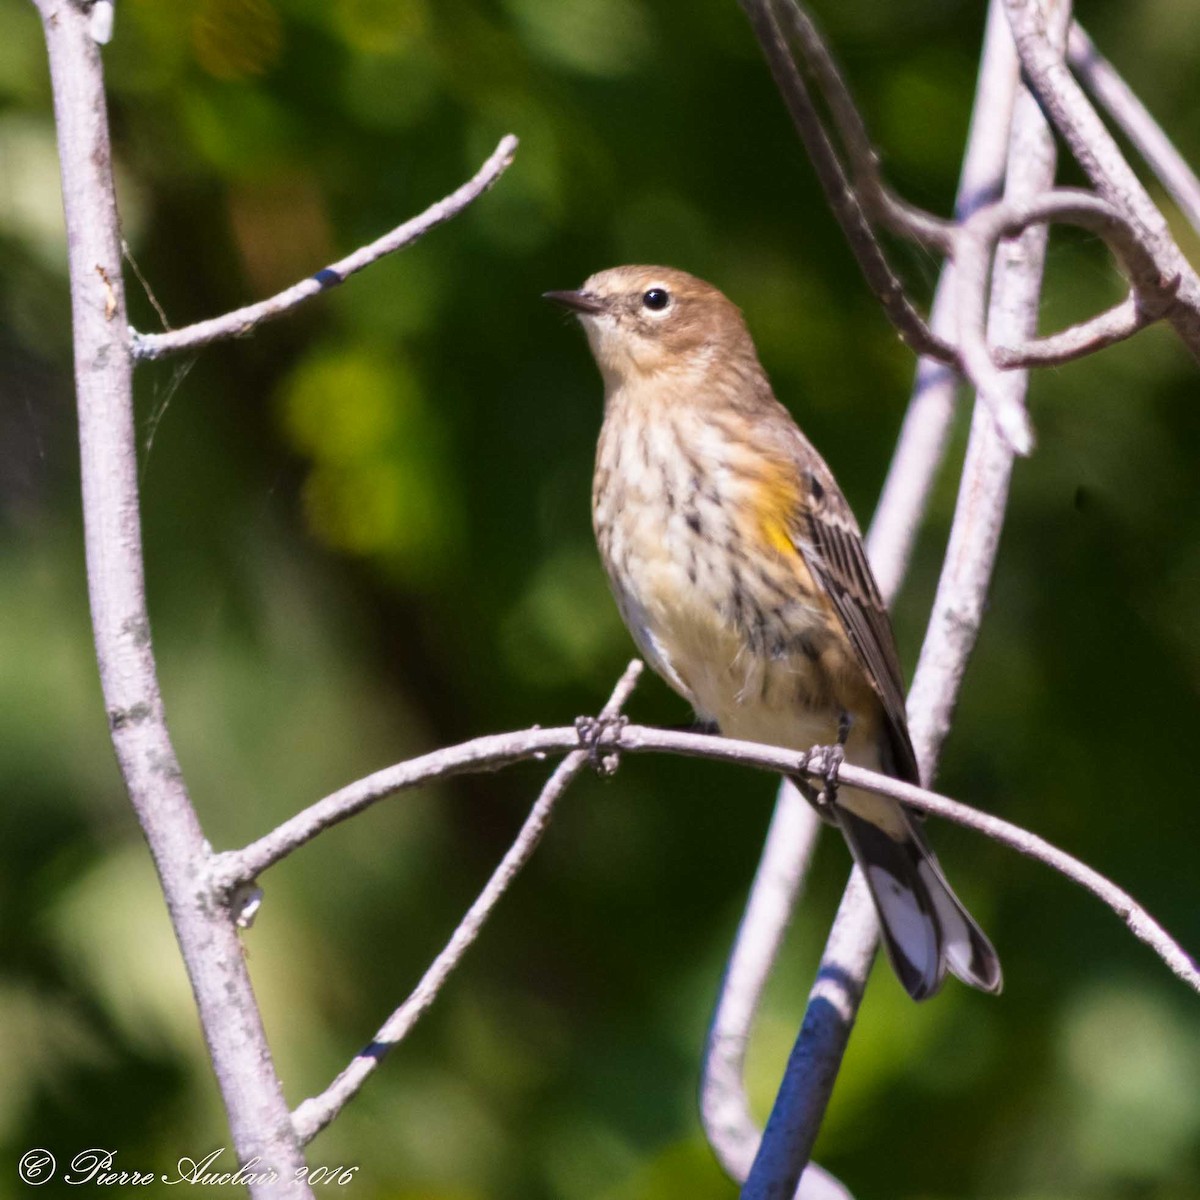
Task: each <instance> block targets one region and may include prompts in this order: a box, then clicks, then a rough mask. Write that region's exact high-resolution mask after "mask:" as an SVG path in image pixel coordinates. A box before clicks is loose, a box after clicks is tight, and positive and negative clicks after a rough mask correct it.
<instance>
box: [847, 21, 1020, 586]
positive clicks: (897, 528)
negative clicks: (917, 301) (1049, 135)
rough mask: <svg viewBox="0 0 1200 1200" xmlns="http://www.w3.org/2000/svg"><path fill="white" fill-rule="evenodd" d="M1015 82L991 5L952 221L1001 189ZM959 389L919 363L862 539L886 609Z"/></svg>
mask: <svg viewBox="0 0 1200 1200" xmlns="http://www.w3.org/2000/svg"><path fill="white" fill-rule="evenodd" d="M1017 75H1018V72H1017V55H1016V50H1015V49H1014V48H1013V44H1012V35H1011V34H1010V33H1009V31H1008V21H1007V19H1006V18H1005V16H1004V10H1003V8H1002V7H1001V5H1000V3H999V0H992V3H991V4H989V6H988V15H987V24H986V27H985V31H984V36H983V47H982V49H981V51H980V58H979V77H978V80H977V82H976V85H975V98H974V102H973V104H972V106H971V127H970V131H969V133H968V135H967V146H966V150H965V151H964V153H963V165H962V173H961V175H960V177H959V181H958V193H957V196H956V199H955V204H954V215H955V217H956V219H957V220H959V221H965V220H967V219H968V218H969V217H971V215H972V214H973V213H976V212H978V211H979V209H981V208H983V207H984V206H986V205H988V204H992V203H994V202H995V201H996V200H998V199H999V197H1000V195H1001V193H1002V192H1003V190H1004V170H1005V164H1006V162H1007V160H1008V135H1009V127H1010V125H1011V122H1012V111H1013V102H1014V100H1015V99H1016V94H1017ZM954 269H955V268H954V262H953V260H947V261H946V262H945V263H943V264H942V271H941V275H940V277H939V279H938V285H937V290H936V291H935V293H934V297H933V309H932V311H931V314H930V324H931V325H932V327H933V329H934V330H935V332H936V333H937V334H938V335H939V336H940V337H942V338H946V339H948V338H950V337H952V336H953V335H954V332H955V328H956V325H957V317H956V313H955V299H954ZM958 384H959V377H958V375H957V373H956V372H954V371H952V370H951V369H950V368H949V367H947V366H946V365H945V364H944V363H941V362H939V361H938V360H937V359H933V358H922V359H920V360H919V361H918V363H917V374H916V380H915V382H914V385H913V393H912V397H911V399H910V400H909V403H908V411H907V413H906V414H905V417H904V424H903V426H902V427H901V430H900V438H899V441H898V442H897V445H896V452H895V454H894V455H893V456H892V461H891V465H890V466H889V467H888V473H887V478H886V479H885V480H884V484H883V490H882V492H881V493H880V497H879V504H878V507H877V508H876V511H875V517H874V519H873V520H872V522H871V528H870V530H868V532H867V550H868V553H869V556H870V560H871V568H872V570H873V571H874V573H875V579H876V581H877V582H878V584H879V590H880V592H881V593H882V594H883V597H884V599H885V600H887V602H888V604H889V605H890V604H891V602H892V600H893V598H894V597H895V595H896V593H897V592H898V591H899V590H900V583H901V580H902V579H903V578H904V575H905V572H906V571H907V569H908V563H909V559H910V558H911V556H912V550H913V545H914V544H915V542H916V537H917V531H918V529H919V528H920V526H921V522H922V521H923V520H924V517H925V510H926V507H927V504H928V500H929V493H930V490H931V489H932V487H933V481H934V477H935V475H936V473H937V470H938V468H939V466H940V465H941V462H942V460H943V458H944V457H945V451H946V441H947V438H948V437H949V433H950V426H951V423H952V421H953V418H954V411H955V399H956V394H957V391H958Z"/></svg>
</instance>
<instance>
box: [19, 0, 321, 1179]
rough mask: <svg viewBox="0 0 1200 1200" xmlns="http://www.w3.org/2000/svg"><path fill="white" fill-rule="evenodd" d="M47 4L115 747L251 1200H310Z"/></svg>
mask: <svg viewBox="0 0 1200 1200" xmlns="http://www.w3.org/2000/svg"><path fill="white" fill-rule="evenodd" d="M38 7H39V11H40V13H41V16H42V21H43V26H44V30H45V37H46V47H47V51H48V53H49V58H50V73H51V82H52V85H53V91H54V112H55V118H56V122H57V131H58V152H59V161H60V163H61V166H62V190H63V208H64V211H65V216H66V226H67V244H68V254H69V268H70V279H71V309H72V315H73V321H74V339H75V387H76V394H77V400H78V409H79V443H80V467H81V474H82V484H83V516H84V540H85V544H86V551H87V572H88V594H89V597H90V601H91V611H92V625H93V630H94V635H95V644H96V657H97V661H98V663H99V668H100V683H101V687H102V689H103V693H104V703H105V706H106V708H107V711H108V721H109V727H110V729H111V731H112V741H113V746H114V748H115V750H116V754H117V761H118V763H119V765H120V768H121V775H122V777H123V779H124V781H125V787H126V788H127V790H128V792H129V798H130V801H131V802H132V804H133V808H134V811H135V813H136V814H137V818H138V821H139V822H140V824H141V827H142V830H143V832H144V834H145V836H146V840H147V842H148V843H149V846H150V852H151V854H152V855H153V856H154V862H155V865H156V867H157V868H158V874H159V877H160V879H161V881H162V887H163V893H164V895H165V897H166V902H167V908H168V910H169V912H170V916H171V922H172V925H173V926H174V929H175V936H176V937H177V938H178V940H179V948H180V951H181V953H182V956H183V961H184V965H185V967H186V969H187V974H188V979H189V981H190V982H191V986H192V992H193V994H194V995H195V999H196V1006H197V1008H198V1010H199V1014H200V1024H201V1027H202V1028H203V1030H204V1037H205V1040H206V1042H207V1044H208V1050H209V1054H210V1056H211V1059H212V1064H213V1069H214V1071H215V1072H216V1076H217V1082H218V1084H219V1085H220V1089H221V1095H222V1098H223V1099H224V1102H225V1108H226V1111H227V1112H228V1115H229V1124H230V1130H231V1133H232V1137H233V1143H234V1147H235V1149H236V1152H237V1155H238V1159H239V1161H240V1162H241V1163H243V1164H250V1163H253V1162H255V1161H257V1163H258V1164H259V1166H260V1169H262V1170H266V1169H268V1168H269V1169H270V1170H273V1171H274V1172H276V1173H277V1174H278V1177H279V1178H278V1180H277V1181H276V1182H275V1183H273V1184H270V1183H261V1184H257V1185H255V1186H254V1187H253V1188H252V1189H251V1190H252V1192H253V1194H254V1195H255V1196H261V1197H266V1196H271V1197H304V1196H310V1195H311V1192H310V1190H309V1188H308V1186H307V1184H305V1183H304V1182H302V1180H301V1178H300V1176H298V1175H297V1172H298V1171H300V1170H301V1169H302V1168H303V1166H304V1158H303V1156H302V1154H301V1150H300V1145H299V1141H298V1139H297V1138H296V1135H295V1133H294V1132H293V1130H292V1126H291V1120H290V1117H289V1114H288V1108H287V1105H286V1103H285V1102H284V1098H283V1093H282V1090H281V1089H280V1086H279V1081H278V1077H277V1076H276V1073H275V1069H274V1066H273V1064H272V1061H271V1051H270V1049H269V1047H268V1045H267V1041H266V1037H265V1036H264V1033H263V1028H262V1022H261V1020H260V1018H259V1013H258V1008H257V1006H256V1005H255V1002H254V994H253V991H252V990H251V986H250V978H249V975H248V974H247V971H246V965H245V960H244V957H243V955H242V947H241V944H240V942H239V941H238V935H237V931H236V928H235V925H234V922H233V920H232V919H231V917H230V915H229V913H228V912H227V911H225V910H224V909H222V908H221V907H220V906H217V905H214V904H212V903H211V896H210V893H209V892H208V890H207V872H208V862H209V848H208V844H207V842H206V841H205V839H204V835H203V832H202V830H201V828H200V824H199V822H198V821H197V819H196V814H195V812H194V810H193V809H192V806H191V802H190V800H189V798H188V793H187V788H186V786H185V784H184V780H183V774H182V772H181V771H180V768H179V761H178V759H177V758H176V756H175V750H174V748H173V746H172V745H171V739H170V735H169V733H168V730H167V722H166V715H165V713H164V710H163V701H162V695H161V693H160V691H159V685H158V675H157V669H156V666H155V661H154V651H153V647H152V644H151V640H150V621H149V616H148V614H147V611H146V587H145V578H144V574H143V567H142V539H141V528H140V518H139V509H138V476H137V452H136V441H135V436H134V418H133V396H132V376H133V355H132V350H131V346H130V338H129V330H128V326H127V324H126V313H125V291H124V287H123V285H122V281H121V240H120V233H119V228H118V220H117V209H116V199H115V194H114V191H113V179H112V158H111V149H110V143H109V132H108V115H107V111H106V107H105V99H104V74H103V67H102V64H101V60H100V51H99V49H98V47H97V44H96V42H95V41H94V39H93V37H92V35H91V33H90V32H89V26H88V14H87V11H86V10H85V8H83V7H81V6H79V5H77V4H74V3H70V2H69V0H40V2H39V6H38ZM257 1173H258V1172H256V1174H257Z"/></svg>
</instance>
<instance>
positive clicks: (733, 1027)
mask: <svg viewBox="0 0 1200 1200" xmlns="http://www.w3.org/2000/svg"><path fill="white" fill-rule="evenodd" d="M820 827H821V822H820V819H819V818H818V817H817V814H816V810H815V809H814V808H813V806H812V805H811V804H809V803H808V801H807V800H805V799H804V797H803V796H801V795H800V793H799V791H798V790H797V789H796V785H795V784H794V783H792V782H791V780H789V779H784V780H783V781H782V782H781V784H780V788H779V798H778V800H777V802H776V805H775V813H774V815H773V816H772V818H771V825H770V828H769V829H768V831H767V837H766V842H765V843H764V846H763V853H762V859H761V861H760V863H759V866H758V870H757V872H756V873H755V876H754V884H753V886H752V887H751V889H750V896H749V899H748V900H747V902H746V911H745V913H744V915H743V916H742V921H741V925H740V926H739V928H738V932H737V936H736V938H735V939H734V944H733V949H732V951H731V952H730V956H729V964H728V966H727V967H726V968H725V977H724V979H723V980H722V982H721V992H720V998H719V1000H718V1002H717V1007H716V1011H715V1012H714V1013H713V1019H712V1025H711V1026H710V1028H709V1031H708V1038H707V1041H706V1043H705V1052H704V1069H703V1074H702V1077H701V1081H700V1116H701V1119H702V1120H703V1122H704V1131H705V1134H706V1136H707V1137H708V1141H709V1144H710V1145H711V1146H712V1148H713V1150H714V1151H715V1152H716V1155H717V1158H718V1159H719V1160H720V1163H721V1166H722V1167H723V1168H724V1170H725V1172H726V1174H727V1175H729V1177H730V1178H731V1179H734V1180H736V1181H737V1182H738V1183H741V1182H742V1181H743V1180H744V1179H745V1178H746V1176H747V1175H748V1174H749V1173H750V1167H751V1165H752V1163H753V1162H754V1156H755V1154H756V1153H757V1152H758V1144H759V1141H760V1140H761V1138H762V1132H761V1130H760V1129H759V1128H758V1125H757V1124H756V1123H755V1120H754V1117H753V1115H752V1114H751V1112H750V1101H749V1098H748V1096H747V1095H746V1087H745V1083H744V1074H745V1065H746V1051H747V1049H748V1048H749V1044H750V1028H751V1025H752V1024H753V1022H754V1017H755V1014H756V1013H757V1011H758V1006H759V1004H760V1002H761V1000H762V993H763V989H764V988H765V987H766V984H767V979H768V978H769V977H770V973H771V967H772V966H773V965H774V963H775V959H776V957H777V956H778V953H779V947H780V945H781V943H782V941H783V935H784V933H785V931H786V929H787V925H788V921H789V920H790V919H791V915H792V912H793V911H794V910H795V907H796V903H797V900H798V898H799V895H800V893H801V891H802V889H803V886H804V878H805V876H806V875H807V873H808V866H809V863H810V862H811V861H812V854H813V850H814V849H815V848H816V845H817V834H818V832H819V831H820ZM813 1169H814V1168H813V1167H812V1166H810V1171H811V1170H813ZM806 1179H807V1175H806V1177H805V1179H802V1180H801V1183H800V1192H799V1195H800V1196H801V1197H803V1198H804V1200H808V1198H809V1196H810V1194H811V1192H812V1190H813V1189H812V1185H810V1186H809V1187H808V1188H807V1189H806V1186H805V1182H806ZM839 1186H840V1185H839Z"/></svg>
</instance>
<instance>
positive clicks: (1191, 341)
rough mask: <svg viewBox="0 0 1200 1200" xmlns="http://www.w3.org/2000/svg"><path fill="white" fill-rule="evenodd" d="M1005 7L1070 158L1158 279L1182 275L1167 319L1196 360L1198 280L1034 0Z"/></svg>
mask: <svg viewBox="0 0 1200 1200" xmlns="http://www.w3.org/2000/svg"><path fill="white" fill-rule="evenodd" d="M1004 6H1005V9H1006V11H1007V12H1008V19H1009V23H1010V25H1011V27H1012V31H1013V39H1014V41H1015V42H1016V45H1017V53H1018V55H1019V56H1020V59H1021V66H1022V67H1023V68H1024V72H1025V77H1026V79H1027V80H1028V82H1029V87H1030V89H1031V90H1032V91H1033V93H1034V94H1035V95H1036V96H1037V98H1038V100H1039V101H1040V102H1041V104H1042V107H1043V108H1044V110H1045V112H1046V113H1047V115H1048V116H1049V118H1050V120H1051V121H1052V122H1053V123H1054V126H1055V128H1056V129H1057V130H1058V132H1059V133H1060V134H1061V135H1062V137H1063V140H1064V141H1065V142H1066V143H1067V146H1068V147H1069V148H1070V150H1071V153H1072V154H1073V155H1074V157H1075V160H1076V161H1077V162H1078V163H1079V165H1080V166H1081V167H1082V168H1083V171H1084V174H1086V175H1087V177H1088V179H1090V180H1091V183H1092V186H1093V187H1094V188H1095V189H1096V191H1097V192H1099V193H1100V195H1101V196H1103V197H1104V199H1105V200H1107V201H1108V202H1109V203H1110V204H1112V205H1113V206H1114V207H1116V208H1117V209H1118V210H1119V211H1120V212H1121V213H1122V214H1124V215H1125V216H1127V217H1128V218H1129V219H1130V220H1131V221H1132V222H1133V224H1134V225H1135V227H1137V228H1138V231H1139V240H1140V241H1141V242H1142V244H1143V245H1144V246H1146V247H1147V249H1149V250H1150V252H1151V253H1152V254H1153V256H1154V259H1155V262H1156V263H1157V265H1158V273H1159V276H1160V277H1161V278H1162V279H1164V280H1166V279H1176V278H1177V279H1178V280H1179V284H1178V287H1179V302H1178V303H1176V304H1174V305H1172V306H1171V308H1170V310H1169V311H1168V312H1167V314H1166V319H1167V320H1168V321H1170V323H1171V325H1172V327H1173V328H1174V330H1175V332H1176V333H1177V334H1178V335H1179V337H1180V339H1181V340H1182V341H1183V343H1184V345H1185V346H1187V348H1188V349H1189V350H1190V351H1191V352H1192V353H1193V354H1194V355H1196V356H1197V357H1200V277H1198V276H1197V275H1196V272H1195V271H1194V270H1193V269H1192V266H1191V264H1190V263H1189V262H1188V261H1187V259H1186V258H1185V257H1184V255H1183V252H1182V251H1181V250H1180V249H1179V246H1178V245H1177V244H1176V242H1175V239H1174V238H1173V237H1172V236H1171V232H1170V229H1169V228H1168V226H1167V220H1166V218H1165V217H1164V216H1163V214H1162V213H1161V212H1160V211H1159V209H1158V207H1157V205H1155V203H1154V201H1153V200H1152V199H1151V198H1150V195H1149V193H1148V192H1147V191H1146V189H1145V188H1144V187H1143V186H1142V183H1141V181H1140V180H1139V179H1138V177H1137V175H1136V174H1135V173H1134V171H1133V168H1132V167H1130V165H1129V164H1128V163H1127V162H1126V161H1125V158H1124V156H1123V155H1122V154H1121V151H1120V148H1119V147H1118V146H1117V143H1116V141H1115V140H1114V139H1113V136H1112V135H1111V134H1110V133H1109V132H1108V130H1107V129H1106V128H1105V125H1104V122H1103V121H1102V120H1101V119H1100V117H1099V115H1098V114H1097V112H1096V110H1095V109H1094V108H1093V107H1092V106H1091V104H1090V102H1089V101H1088V98H1087V96H1085V95H1084V92H1083V89H1082V88H1081V87H1080V86H1079V84H1078V83H1077V82H1076V80H1075V79H1074V77H1073V76H1072V75H1071V72H1070V71H1069V70H1068V69H1067V66H1066V62H1065V60H1064V56H1063V51H1062V49H1061V47H1060V46H1059V45H1057V44H1055V42H1054V41H1053V40H1052V39H1051V38H1050V37H1048V35H1047V32H1046V21H1045V17H1044V14H1043V13H1042V10H1041V7H1040V5H1039V4H1038V3H1037V0H1004Z"/></svg>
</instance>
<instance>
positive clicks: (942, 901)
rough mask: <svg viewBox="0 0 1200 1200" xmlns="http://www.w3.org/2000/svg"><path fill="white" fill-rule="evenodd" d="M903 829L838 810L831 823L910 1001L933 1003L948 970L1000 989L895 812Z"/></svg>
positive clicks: (984, 947) (935, 870) (913, 832)
mask: <svg viewBox="0 0 1200 1200" xmlns="http://www.w3.org/2000/svg"><path fill="white" fill-rule="evenodd" d="M897 810H898V812H899V813H900V814H901V815H902V817H903V820H904V825H905V836H904V837H903V838H901V839H899V840H897V839H896V838H894V837H892V836H891V835H890V834H889V833H888V832H886V831H885V830H883V829H881V828H880V827H879V826H878V825H876V824H875V823H873V822H872V821H868V820H866V819H865V818H864V817H861V816H858V815H857V814H856V813H853V812H851V811H849V810H848V809H847V808H845V807H844V806H843V805H841V804H835V805H834V806H833V814H834V817H835V819H836V821H837V824H838V825H839V827H840V828H841V830H842V833H843V834H844V835H845V838H846V841H847V842H848V843H849V846H850V851H851V853H852V854H853V855H854V859H855V861H856V862H857V863H858V865H859V866H860V867H861V868H862V872H863V874H864V875H865V876H866V881H867V886H868V888H870V891H871V897H872V899H874V901H875V908H876V910H877V911H878V913H879V924H880V927H881V930H882V933H883V944H884V947H885V948H886V950H887V955H888V958H889V959H890V960H891V963H892V967H893V969H894V970H895V972H896V975H897V976H898V978H899V979H900V982H901V983H902V984H903V985H904V989H905V991H907V992H908V994H909V995H910V996H912V998H913V999H914V1000H924V999H926V998H927V997H929V996H932V995H933V994H934V993H935V992H936V991H937V990H938V989H939V988H940V987H941V986H942V981H943V980H944V979H945V977H946V971H947V970H949V971H950V973H951V974H953V975H956V976H957V977H958V978H959V979H961V980H962V981H963V983H966V984H970V986H971V987H976V988H979V989H980V990H981V991H984V992H998V991H1000V988H1001V986H1002V984H1003V978H1002V976H1001V973H1000V960H999V958H998V957H997V955H996V951H995V950H994V949H993V948H992V944H991V942H989V941H988V939H987V935H986V934H985V933H984V932H983V930H982V929H980V928H979V926H978V925H976V923H975V921H974V919H973V918H972V916H971V914H970V913H969V912H967V910H966V909H965V908H964V907H963V904H962V901H960V900H959V898H958V897H957V896H956V895H955V894H954V892H953V891H952V890H951V888H950V885H949V884H948V883H947V882H946V877H945V875H943V874H942V869H941V867H940V866H939V865H938V861H937V858H936V857H935V856H934V853H933V850H932V849H931V848H930V846H929V843H928V842H927V841H926V840H925V835H924V834H923V833H922V832H921V829H920V827H919V826H918V825H917V824H916V823H915V822H914V821H913V819H912V817H911V816H910V815H909V814H908V812H906V811H905V810H904V809H903V808H901V807H900V806H899V805H897Z"/></svg>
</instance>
